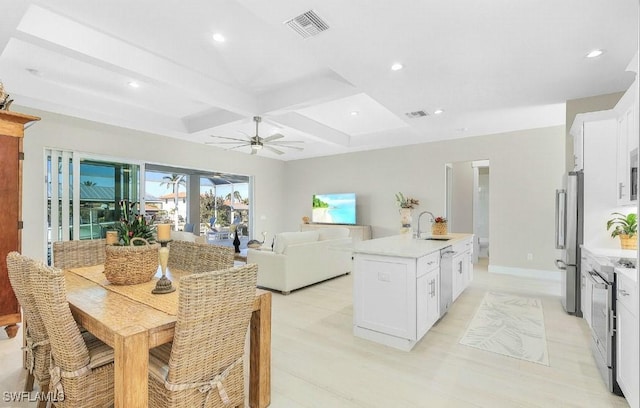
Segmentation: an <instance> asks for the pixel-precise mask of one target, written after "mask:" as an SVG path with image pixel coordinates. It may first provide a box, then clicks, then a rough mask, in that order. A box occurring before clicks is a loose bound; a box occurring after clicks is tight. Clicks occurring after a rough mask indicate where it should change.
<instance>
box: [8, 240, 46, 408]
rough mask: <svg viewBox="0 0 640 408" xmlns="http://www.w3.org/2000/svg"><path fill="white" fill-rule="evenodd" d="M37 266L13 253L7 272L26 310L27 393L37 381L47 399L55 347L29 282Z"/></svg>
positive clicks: (42, 406) (41, 403) (42, 403)
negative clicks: (31, 270) (51, 356)
mask: <svg viewBox="0 0 640 408" xmlns="http://www.w3.org/2000/svg"><path fill="white" fill-rule="evenodd" d="M33 266H34V262H33V261H32V260H31V259H30V258H27V257H26V256H23V255H20V254H19V253H18V252H15V251H14V252H10V253H9V254H8V255H7V270H8V275H9V282H11V287H12V288H13V292H14V293H15V294H16V298H17V299H18V302H19V303H20V305H21V306H22V310H23V313H24V321H25V327H26V329H25V330H26V332H25V334H24V338H25V343H26V344H25V347H24V349H25V351H26V368H27V370H28V371H29V372H28V374H27V380H26V384H25V391H28V392H31V391H33V382H34V380H37V381H38V385H39V386H40V392H41V393H42V395H46V394H47V392H48V391H49V358H50V355H51V346H50V345H49V336H48V335H47V330H46V329H45V326H44V322H43V321H42V318H41V317H40V313H38V309H37V307H36V300H35V297H34V295H33V290H32V285H31V282H30V280H29V274H30V269H31V268H33ZM46 406H47V401H46V400H45V399H44V398H43V399H41V400H40V401H38V408H45V407H46Z"/></svg>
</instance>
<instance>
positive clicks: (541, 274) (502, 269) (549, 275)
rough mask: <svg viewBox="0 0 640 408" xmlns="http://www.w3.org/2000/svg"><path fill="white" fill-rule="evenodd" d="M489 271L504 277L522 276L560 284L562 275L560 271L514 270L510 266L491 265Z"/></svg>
mask: <svg viewBox="0 0 640 408" xmlns="http://www.w3.org/2000/svg"><path fill="white" fill-rule="evenodd" d="M487 270H488V271H489V272H490V273H501V274H504V275H513V276H521V277H523V278H536V279H546V280H552V281H557V282H560V279H561V278H562V275H560V271H559V270H557V271H547V270H543V269H526V268H513V267H510V266H500V265H489V267H488V268H487Z"/></svg>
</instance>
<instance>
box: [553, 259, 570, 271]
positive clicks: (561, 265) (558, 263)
mask: <svg viewBox="0 0 640 408" xmlns="http://www.w3.org/2000/svg"><path fill="white" fill-rule="evenodd" d="M555 264H556V268H558V269H562V270H563V271H565V270H567V264H566V263H564V261H563V260H562V259H556V261H555Z"/></svg>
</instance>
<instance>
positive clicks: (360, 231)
mask: <svg viewBox="0 0 640 408" xmlns="http://www.w3.org/2000/svg"><path fill="white" fill-rule="evenodd" d="M321 228H348V229H349V231H350V233H349V236H350V237H351V238H353V242H359V241H366V240H368V239H371V225H347V224H345V225H342V224H300V231H311V230H317V229H321Z"/></svg>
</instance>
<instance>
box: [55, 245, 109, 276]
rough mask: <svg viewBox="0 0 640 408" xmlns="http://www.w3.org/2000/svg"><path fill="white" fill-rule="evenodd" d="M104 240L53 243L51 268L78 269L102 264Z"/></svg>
mask: <svg viewBox="0 0 640 408" xmlns="http://www.w3.org/2000/svg"><path fill="white" fill-rule="evenodd" d="M106 244H107V240H106V239H83V240H74V241H56V242H54V243H53V266H55V267H56V268H60V269H69V268H79V267H83V266H93V265H100V264H103V263H104V258H105V251H104V247H105V246H106Z"/></svg>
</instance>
